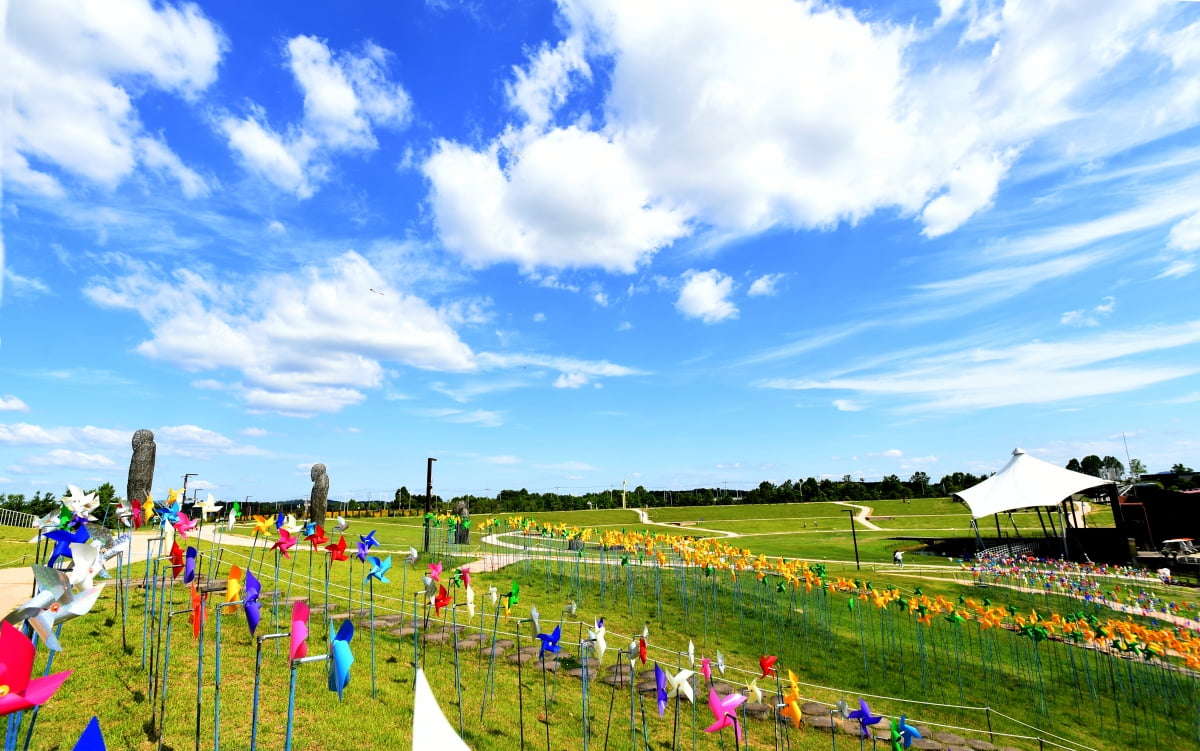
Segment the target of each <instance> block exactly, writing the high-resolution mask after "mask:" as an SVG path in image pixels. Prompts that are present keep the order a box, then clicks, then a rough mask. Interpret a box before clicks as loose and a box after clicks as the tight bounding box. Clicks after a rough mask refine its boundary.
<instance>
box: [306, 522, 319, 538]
mask: <svg viewBox="0 0 1200 751" xmlns="http://www.w3.org/2000/svg"><path fill="white" fill-rule="evenodd" d="M316 531H317V523H316V522H314V521H312V520H311V519H310V520H308V521H306V522H304V539H306V540H307V539H308V537H309V535H312V534H314V533H316Z"/></svg>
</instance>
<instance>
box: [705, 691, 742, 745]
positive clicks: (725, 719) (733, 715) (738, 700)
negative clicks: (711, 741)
mask: <svg viewBox="0 0 1200 751" xmlns="http://www.w3.org/2000/svg"><path fill="white" fill-rule="evenodd" d="M744 701H746V695H745V694H730V695H729V696H726V697H725V698H723V699H722V698H721V695H720V694H718V693H717V690H716V689H714V688H711V687H710V688H709V689H708V708H709V709H710V710H711V711H712V713H713V717H715V718H716V722H714V723H713V724H711V725H709V726H708V727H706V728H704V732H706V733H719V732H721V730H722V729H724V728H727V727H729V726H730V725H733V732H735V733H737V739H738V742H739V743H740V742H741V740H742V725H741V723H740V722H738V719H737V708H738V707H740V706H741V705H742V702H744Z"/></svg>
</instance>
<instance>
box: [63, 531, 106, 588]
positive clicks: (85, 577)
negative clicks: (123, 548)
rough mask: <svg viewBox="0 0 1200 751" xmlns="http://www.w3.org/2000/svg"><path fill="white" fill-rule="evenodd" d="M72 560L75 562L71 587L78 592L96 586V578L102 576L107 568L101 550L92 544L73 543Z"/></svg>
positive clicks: (70, 577)
mask: <svg viewBox="0 0 1200 751" xmlns="http://www.w3.org/2000/svg"><path fill="white" fill-rule="evenodd" d="M71 558H72V559H74V561H75V567H74V568H73V569H71V572H70V575H69V577H68V578H69V580H70V582H71V586H72V587H74V588H75V590H76V591H78V592H82V591H84V590H87V589H91V588H92V587H94V586H96V582H95V578H96V577H97V576H102V575H103V573H104V568H105V566H104V558H103V557H102V556H101V555H100V549H99V548H98V547H96V546H95V545H93V544H92V543H90V542H73V543H71Z"/></svg>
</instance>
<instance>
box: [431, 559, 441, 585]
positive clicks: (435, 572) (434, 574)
mask: <svg viewBox="0 0 1200 751" xmlns="http://www.w3.org/2000/svg"><path fill="white" fill-rule="evenodd" d="M429 578H430V579H433V580H434V581H435V582H440V581H441V580H442V564H441V563H431V564H429Z"/></svg>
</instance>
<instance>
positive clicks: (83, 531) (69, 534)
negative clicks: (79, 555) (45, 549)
mask: <svg viewBox="0 0 1200 751" xmlns="http://www.w3.org/2000/svg"><path fill="white" fill-rule="evenodd" d="M46 537H47V538H48V539H51V540H54V549H53V550H52V551H50V560H48V561H46V565H47V566H50V567H51V568H53V567H54V562H55V561H57V560H58V559H59V558H63V557H66V558H70V557H71V545H72V544H74V543H84V542H87V541H88V531H87V528H86V527H82V526H80V527H79V528H78V529H75V530H74V531H72V530H66V529H56V530H54V531H53V532H50V533H49V534H47V535H46Z"/></svg>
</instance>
